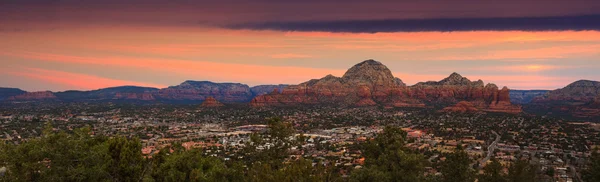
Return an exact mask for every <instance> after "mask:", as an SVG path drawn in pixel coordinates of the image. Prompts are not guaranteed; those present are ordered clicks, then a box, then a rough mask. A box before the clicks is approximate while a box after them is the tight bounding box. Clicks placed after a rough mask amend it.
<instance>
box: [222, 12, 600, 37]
mask: <svg viewBox="0 0 600 182" xmlns="http://www.w3.org/2000/svg"><path fill="white" fill-rule="evenodd" d="M225 28H229V29H251V30H277V31H323V32H354V33H376V32H421V31H440V32H449V31H485V30H493V31H510V30H520V31H564V30H575V31H582V30H600V14H598V15H581V16H563V17H517V18H456V19H384V20H339V21H296V22H284V21H281V22H261V23H244V24H234V25H228V26H225Z"/></svg>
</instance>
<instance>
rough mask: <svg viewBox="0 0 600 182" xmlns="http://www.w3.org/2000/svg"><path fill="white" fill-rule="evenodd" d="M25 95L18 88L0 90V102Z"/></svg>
mask: <svg viewBox="0 0 600 182" xmlns="http://www.w3.org/2000/svg"><path fill="white" fill-rule="evenodd" d="M24 93H27V92H25V91H23V90H21V89H18V88H0V101H2V100H6V99H8V98H10V97H13V96H17V95H21V94H24Z"/></svg>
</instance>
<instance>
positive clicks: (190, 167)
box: [152, 149, 242, 182]
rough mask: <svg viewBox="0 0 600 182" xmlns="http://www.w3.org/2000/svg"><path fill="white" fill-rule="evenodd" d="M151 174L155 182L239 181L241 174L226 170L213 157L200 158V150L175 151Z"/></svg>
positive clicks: (220, 162) (219, 161) (223, 165)
mask: <svg viewBox="0 0 600 182" xmlns="http://www.w3.org/2000/svg"><path fill="white" fill-rule="evenodd" d="M158 160H164V161H163V162H162V163H161V164H160V165H158V166H156V168H155V169H154V171H153V172H152V177H153V179H154V180H155V181H157V182H161V181H165V182H175V181H239V180H242V176H241V175H242V174H241V173H239V174H235V173H236V171H234V170H231V169H228V168H227V166H225V164H223V162H222V161H221V160H219V159H217V158H214V157H204V156H202V151H201V150H197V149H195V150H190V151H175V152H174V153H172V154H170V155H168V156H166V157H165V158H164V159H163V158H162V156H161V158H159V159H158Z"/></svg>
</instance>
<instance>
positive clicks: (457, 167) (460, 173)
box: [440, 146, 475, 182]
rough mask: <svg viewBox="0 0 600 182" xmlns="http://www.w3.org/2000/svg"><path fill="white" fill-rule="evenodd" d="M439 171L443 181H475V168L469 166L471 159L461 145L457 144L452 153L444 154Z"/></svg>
mask: <svg viewBox="0 0 600 182" xmlns="http://www.w3.org/2000/svg"><path fill="white" fill-rule="evenodd" d="M440 172H441V173H442V181H443V182H458V181H460V182H472V181H475V170H474V169H473V168H472V167H471V159H470V158H469V155H468V154H467V152H465V151H464V150H463V149H462V147H460V146H458V147H457V148H456V150H455V151H454V152H453V153H450V154H448V155H447V156H446V160H445V161H444V162H442V165H441V169H440Z"/></svg>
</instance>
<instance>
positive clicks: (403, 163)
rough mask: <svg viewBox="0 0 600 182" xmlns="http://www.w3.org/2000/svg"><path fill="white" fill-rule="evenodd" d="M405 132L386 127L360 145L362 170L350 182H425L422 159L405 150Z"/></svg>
mask: <svg viewBox="0 0 600 182" xmlns="http://www.w3.org/2000/svg"><path fill="white" fill-rule="evenodd" d="M405 140H406V132H404V131H402V130H401V129H400V128H397V127H390V126H388V127H385V128H384V130H383V132H382V133H380V134H379V135H377V137H375V139H374V140H371V141H369V142H367V143H365V144H364V145H363V154H364V156H365V167H364V168H363V169H360V170H357V171H354V172H353V173H352V176H351V181H372V180H375V181H424V179H425V178H424V171H425V170H424V168H425V159H424V157H423V156H422V155H420V154H416V153H414V152H413V151H410V150H409V149H407V148H406V147H404V144H405V142H404V141H405Z"/></svg>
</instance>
